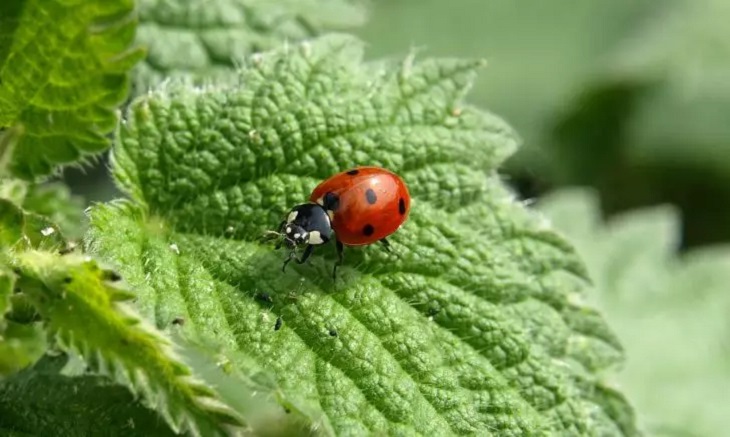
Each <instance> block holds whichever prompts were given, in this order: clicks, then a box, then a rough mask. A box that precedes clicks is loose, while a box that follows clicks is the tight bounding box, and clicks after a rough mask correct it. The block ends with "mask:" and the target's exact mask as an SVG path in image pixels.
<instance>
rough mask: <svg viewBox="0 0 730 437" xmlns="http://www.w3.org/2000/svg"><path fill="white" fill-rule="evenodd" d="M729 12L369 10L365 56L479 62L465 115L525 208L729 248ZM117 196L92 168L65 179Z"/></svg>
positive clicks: (510, 6) (532, 7)
mask: <svg viewBox="0 0 730 437" xmlns="http://www.w3.org/2000/svg"><path fill="white" fill-rule="evenodd" d="M727 23H730V1H726V0H664V1H650V0H613V1H599V0H581V1H579V0H541V1H537V0H450V1H445V0H390V1H386V0H380V1H373V2H372V3H371V4H370V14H369V17H368V20H367V22H366V24H365V25H364V26H361V27H359V28H357V29H356V30H355V32H356V33H357V34H358V35H359V36H360V37H361V38H363V39H364V40H365V41H366V42H367V43H368V45H369V52H368V56H369V57H370V58H372V59H374V58H381V57H391V56H392V57H402V56H403V54H404V53H407V52H409V51H411V50H415V51H416V53H419V52H423V55H424V56H425V55H426V54H428V55H439V56H468V57H481V58H486V59H487V61H488V67H487V68H486V69H485V70H484V71H483V72H482V74H481V75H480V77H479V82H478V83H477V84H476V86H475V89H474V90H473V92H472V93H471V94H470V96H469V100H470V102H471V103H473V104H476V105H479V106H482V107H486V108H489V109H490V110H492V111H493V112H495V113H497V114H499V115H501V116H503V117H505V118H506V119H507V120H508V121H509V122H510V123H512V124H513V125H514V126H515V127H516V128H517V130H518V132H519V133H520V135H521V136H522V137H523V140H524V143H523V146H522V148H521V150H520V152H519V153H518V154H517V155H516V156H514V157H513V158H512V159H511V160H510V161H509V163H508V165H507V167H506V168H504V169H503V173H504V176H505V180H506V181H507V182H509V183H511V184H513V185H514V186H515V187H516V188H517V189H518V190H519V192H520V193H521V194H522V195H523V196H524V197H525V198H534V197H538V196H541V195H543V194H545V193H547V192H549V191H552V190H554V189H556V188H559V187H561V186H567V185H584V186H591V187H594V188H595V189H597V190H598V192H599V193H600V201H601V206H602V209H603V211H604V212H605V213H606V214H614V213H616V212H620V211H624V210H627V209H631V208H635V207H639V206H645V205H655V204H659V203H667V202H668V203H672V204H674V205H677V206H678V207H679V209H680V211H681V214H682V218H683V220H682V223H683V225H682V226H683V228H682V235H683V238H682V240H681V242H682V245H683V246H684V247H688V246H697V245H704V244H708V243H713V242H718V241H724V240H728V239H730V226H728V223H730V207H729V206H728V204H729V203H730V25H728V24H727ZM66 178H67V180H68V181H69V182H70V183H71V184H72V186H73V187H74V189H75V191H76V192H77V193H81V194H84V195H85V196H86V197H87V199H90V200H100V199H108V198H109V197H112V196H114V195H115V192H114V190H113V187H111V185H110V184H109V183H108V179H107V178H106V175H105V170H104V167H103V163H101V164H100V165H99V166H97V167H96V168H92V169H86V170H85V171H84V172H80V171H77V170H71V171H68V172H67V174H66Z"/></svg>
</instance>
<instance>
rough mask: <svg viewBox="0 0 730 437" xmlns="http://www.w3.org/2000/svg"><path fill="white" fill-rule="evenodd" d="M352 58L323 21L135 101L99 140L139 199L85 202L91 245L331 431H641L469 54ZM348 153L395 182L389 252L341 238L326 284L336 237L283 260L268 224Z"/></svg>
mask: <svg viewBox="0 0 730 437" xmlns="http://www.w3.org/2000/svg"><path fill="white" fill-rule="evenodd" d="M361 57H362V46H361V43H360V42H358V41H356V40H354V39H352V38H350V37H345V36H338V35H331V36H328V37H324V38H320V39H317V40H314V41H311V42H307V43H305V44H301V45H298V46H296V47H288V48H285V49H283V50H280V51H276V52H270V53H266V54H263V55H261V56H255V57H253V58H251V59H250V60H249V61H248V62H247V63H246V66H245V67H244V68H243V69H242V70H241V71H240V72H239V73H238V74H239V78H238V81H237V82H238V84H240V85H238V84H237V85H217V86H209V87H203V88H199V87H189V86H184V85H180V86H171V87H166V88H165V89H162V90H159V91H156V92H153V93H150V94H149V95H147V96H145V97H143V98H141V99H139V100H137V101H136V102H134V103H133V104H132V105H131V106H130V108H129V110H128V113H127V116H126V122H125V123H124V125H123V127H122V129H121V130H120V134H119V142H118V143H117V145H116V147H115V149H114V155H113V156H114V165H113V171H114V174H115V176H116V178H117V181H118V183H119V184H120V185H121V187H123V189H124V190H125V191H127V193H129V195H130V196H131V197H132V201H120V202H114V203H111V204H107V205H99V206H96V207H94V208H93V209H92V210H91V213H90V220H91V228H90V233H89V236H88V237H89V238H88V250H90V252H91V253H95V254H98V255H100V256H103V257H105V258H106V259H108V260H109V261H111V262H113V263H114V264H115V265H117V266H118V268H119V269H120V271H121V272H122V273H123V274H124V276H125V278H126V279H127V280H128V281H129V283H130V284H132V285H133V286H134V287H135V289H136V290H138V291H139V293H138V300H137V301H136V306H137V308H138V309H139V311H140V312H142V313H143V314H144V315H145V316H147V317H148V318H149V319H150V320H153V321H154V323H155V324H156V326H157V327H158V328H167V327H169V326H171V324H172V322H173V321H174V320H175V319H177V318H184V319H185V320H186V323H185V326H184V328H183V332H184V335H186V336H187V337H188V338H204V339H206V340H208V341H211V342H214V343H216V344H218V345H220V347H221V348H222V349H223V350H224V351H233V352H235V351H241V352H244V353H246V354H247V355H249V356H251V357H252V359H253V360H254V361H255V362H256V363H257V364H258V365H259V366H260V367H262V368H266V369H269V370H270V371H272V372H273V373H274V375H275V377H276V381H277V383H278V385H279V387H281V390H282V394H283V395H284V397H283V399H282V400H284V401H287V402H289V403H291V404H295V405H297V406H299V408H300V411H301V412H302V413H303V414H305V415H306V416H308V417H309V420H310V421H311V425H312V426H313V427H316V428H317V429H319V430H321V431H322V432H323V433H325V434H335V433H337V434H363V433H369V432H381V433H382V432H384V433H390V434H393V433H399V434H426V435H449V434H460V433H461V434H463V433H474V434H480V435H484V434H497V435H531V434H543V433H545V432H549V431H552V432H554V433H555V434H557V435H583V434H588V433H593V434H605V435H616V434H619V435H620V434H624V435H634V434H635V429H634V426H633V419H632V418H631V416H630V415H629V414H623V413H625V412H626V411H630V407H629V406H628V405H627V404H626V402H625V400H623V398H622V397H621V395H620V394H618V393H614V394H613V395H612V396H609V395H608V394H606V393H608V392H607V391H606V390H604V387H603V384H602V383H601V380H600V379H601V378H600V376H599V372H602V371H604V370H606V369H607V368H609V367H610V366H612V365H614V364H616V363H618V362H620V361H621V355H622V354H621V348H620V345H619V344H618V342H617V341H616V339H615V338H614V336H613V335H612V333H611V331H610V330H609V328H608V327H607V326H606V325H605V324H604V322H603V320H602V319H601V317H600V315H599V314H598V313H596V312H595V311H594V310H592V309H591V308H589V307H586V306H584V305H583V304H581V303H580V296H581V293H582V289H583V288H584V286H585V272H584V270H583V266H582V264H581V262H580V261H579V259H578V258H577V257H576V256H575V254H574V253H573V251H572V249H571V247H570V246H569V245H568V244H566V243H565V242H564V241H563V240H562V239H561V238H559V237H558V236H556V235H555V234H554V233H553V232H552V231H551V230H550V229H549V228H546V227H545V226H544V224H543V223H542V222H541V221H540V218H539V217H537V216H535V215H534V214H533V213H531V212H530V211H527V210H526V209H525V208H524V207H523V206H521V205H520V204H519V203H517V202H515V201H514V200H513V197H512V195H511V193H509V192H508V191H507V190H506V189H505V187H504V186H503V185H502V184H501V182H500V181H499V179H498V177H497V175H496V169H497V167H498V166H499V164H500V163H501V162H502V161H503V160H504V159H505V158H506V157H507V156H508V155H509V154H510V153H512V151H513V150H514V149H515V144H516V139H515V134H514V132H513V131H512V130H511V129H510V128H509V127H508V126H507V125H506V124H505V123H504V122H503V121H502V120H501V119H499V118H498V117H496V116H494V115H492V114H490V113H488V112H485V111H482V110H479V109H477V108H474V107H472V106H469V105H466V104H464V103H463V101H462V98H463V97H464V95H465V93H466V91H467V89H468V88H469V86H470V85H471V84H472V82H473V80H474V77H475V71H476V69H477V68H478V67H479V66H481V65H482V64H483V63H482V62H480V61H471V60H458V59H426V60H423V61H420V62H415V61H414V59H413V58H412V57H409V58H408V59H406V60H405V61H404V62H402V63H401V64H400V65H399V66H397V67H394V66H393V65H390V64H388V63H373V64H363V63H362V61H361ZM357 164H374V165H381V166H385V167H388V168H390V169H393V170H395V171H397V172H398V173H399V174H401V175H402V176H403V177H404V179H405V180H406V181H407V183H408V185H409V188H410V191H411V194H412V196H413V198H414V201H413V210H412V213H411V216H410V218H409V220H408V222H407V223H406V225H405V226H404V227H403V228H402V229H401V230H399V231H398V232H397V233H396V234H395V235H394V236H393V238H392V244H393V248H394V250H395V251H396V252H397V253H398V256H392V255H389V254H387V253H386V252H385V251H382V250H379V249H378V248H376V247H365V248H354V249H350V250H348V251H347V255H346V265H345V266H344V267H343V268H342V269H341V275H340V277H339V281H340V282H339V283H336V284H335V283H333V282H332V279H331V267H332V262H333V259H334V253H333V252H334V249H333V248H332V247H329V248H323V249H321V250H320V251H319V253H320V255H319V256H317V255H315V256H314V257H313V259H312V261H311V263H310V264H307V265H293V266H291V268H290V270H289V271H288V272H287V273H285V274H282V272H281V262H282V256H283V254H281V253H278V252H275V251H273V248H272V247H271V246H265V245H261V244H260V243H258V242H257V241H258V240H259V237H260V236H261V234H262V233H263V232H264V231H265V230H266V229H271V228H272V227H273V226H276V225H277V224H278V223H279V222H280V220H281V217H282V216H284V215H285V213H286V212H287V211H288V208H290V207H291V206H293V205H295V204H296V203H301V202H303V201H305V200H306V198H307V196H308V194H309V192H310V191H311V189H312V188H313V187H314V186H315V184H316V183H317V182H318V181H319V180H321V179H323V178H325V177H327V176H329V175H331V174H333V173H335V172H338V171H341V170H343V169H345V168H348V167H350V166H354V165H357ZM262 293H265V294H266V295H268V297H269V298H270V300H271V302H270V303H269V302H268V300H269V299H265V298H262V296H263V295H262ZM277 317H281V318H282V320H283V326H282V327H281V329H280V330H278V331H277V330H275V329H274V321H275V320H276V319H277ZM234 364H235V363H234ZM611 393H613V392H611Z"/></svg>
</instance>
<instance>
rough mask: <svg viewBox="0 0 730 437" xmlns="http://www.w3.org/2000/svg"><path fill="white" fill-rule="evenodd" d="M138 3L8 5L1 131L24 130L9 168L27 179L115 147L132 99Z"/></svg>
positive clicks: (2, 33)
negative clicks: (122, 109) (123, 109)
mask: <svg viewBox="0 0 730 437" xmlns="http://www.w3.org/2000/svg"><path fill="white" fill-rule="evenodd" d="M133 9H134V2H133V1H132V0H91V1H87V0H64V1H61V0H48V1H46V0H8V1H6V2H3V6H2V13H1V14H0V129H2V128H9V127H13V126H23V128H24V134H23V136H22V137H21V138H20V140H19V142H18V144H17V146H16V147H15V150H14V151H13V155H12V157H11V160H10V163H9V168H10V170H11V172H12V173H13V174H14V175H15V176H17V177H21V178H24V179H34V178H35V177H38V176H44V175H47V174H49V173H51V172H52V171H53V170H54V168H55V167H56V166H57V165H59V164H64V163H70V162H74V161H78V160H80V159H82V158H83V157H85V156H89V155H91V154H96V153H99V152H101V151H103V150H105V149H106V148H107V147H108V146H109V140H108V139H107V138H106V135H107V134H108V133H110V132H111V131H112V130H113V129H114V126H115V125H116V122H117V116H116V114H115V112H114V111H115V109H116V106H117V105H118V104H119V103H120V102H122V101H123V100H124V99H125V98H126V95H127V88H128V83H127V82H128V78H127V72H128V70H130V69H131V68H132V66H133V65H134V64H135V63H136V62H137V60H139V59H140V57H141V54H142V52H141V51H139V50H131V49H130V44H131V43H132V41H133V38H134V31H135V27H136V21H135V19H134V16H133Z"/></svg>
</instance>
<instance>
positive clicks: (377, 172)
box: [276, 167, 411, 277]
mask: <svg viewBox="0 0 730 437" xmlns="http://www.w3.org/2000/svg"><path fill="white" fill-rule="evenodd" d="M410 207H411V197H410V194H409V193H408V187H407V186H406V184H405V182H403V179H401V178H400V176H398V175H396V174H395V173H392V172H390V171H388V170H386V169H383V168H380V167H357V168H353V169H351V170H347V171H343V172H341V173H337V174H336V175H334V176H331V177H330V178H328V179H327V180H325V181H324V182H322V183H320V184H319V185H318V186H317V187H316V188H315V189H314V191H313V192H312V194H311V195H310V196H309V203H304V204H301V205H297V206H295V207H294V208H292V209H291V210H290V211H289V213H288V214H287V216H286V219H284V221H282V222H281V224H280V225H279V230H278V233H279V235H280V236H281V237H282V240H281V241H280V242H279V243H278V244H277V246H276V248H277V249H279V248H280V247H281V246H282V244H285V245H286V246H287V248H289V249H290V252H289V256H288V257H287V259H286V260H285V261H284V265H283V266H282V271H283V270H285V269H286V266H287V264H288V263H289V262H291V260H293V259H294V260H296V261H297V263H299V264H303V263H304V262H305V261H307V259H308V258H309V256H310V255H311V254H312V251H313V250H314V247H315V246H319V245H322V244H325V243H327V242H329V241H330V240H332V239H334V240H335V244H336V247H337V258H338V259H337V262H336V263H335V265H334V269H333V270H332V276H333V277H336V275H337V267H339V266H340V265H341V264H342V262H343V251H344V246H363V245H367V244H372V243H375V242H381V244H383V247H384V248H385V249H386V250H388V251H390V244H389V243H388V240H387V239H386V238H387V237H388V236H390V235H391V234H393V233H394V232H395V231H397V230H398V228H400V226H401V225H402V224H403V223H404V222H405V221H406V219H407V218H408V213H409V211H410ZM300 246H304V252H303V253H302V255H301V257H300V258H297V257H296V249H297V248H298V247H300Z"/></svg>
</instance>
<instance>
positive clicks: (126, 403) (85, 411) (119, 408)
mask: <svg viewBox="0 0 730 437" xmlns="http://www.w3.org/2000/svg"><path fill="white" fill-rule="evenodd" d="M64 362H65V358H64V357H63V356H60V357H50V356H46V357H44V358H43V359H42V360H41V361H40V362H39V363H37V364H36V365H35V366H34V367H32V368H30V369H27V370H25V371H23V372H20V373H19V374H17V375H14V376H13V377H12V378H10V379H8V380H5V381H3V382H1V383H0V434H2V435H21V434H20V433H23V434H22V435H99V434H100V433H109V434H108V435H124V436H128V437H132V436H139V437H144V436H151V435H154V436H160V437H166V436H174V435H176V434H175V433H173V432H172V431H171V430H170V429H169V428H168V427H167V426H165V424H164V422H162V421H160V420H159V417H158V416H157V415H156V414H155V413H154V412H153V411H150V410H148V409H146V408H145V407H144V406H143V405H142V404H141V402H140V401H139V400H138V399H135V398H134V397H133V396H132V395H131V394H130V393H129V391H128V390H127V389H126V387H123V386H121V385H115V384H114V383H113V382H112V381H110V380H109V379H108V378H105V377H102V376H96V375H81V376H73V377H71V376H65V375H63V374H62V373H61V368H62V367H63V363H64ZM12 433H18V434H12Z"/></svg>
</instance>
